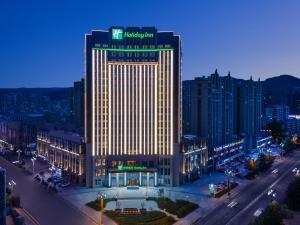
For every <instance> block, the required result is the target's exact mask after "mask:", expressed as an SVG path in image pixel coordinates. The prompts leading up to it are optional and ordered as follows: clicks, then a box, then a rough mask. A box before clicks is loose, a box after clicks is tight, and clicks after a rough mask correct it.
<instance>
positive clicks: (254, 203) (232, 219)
mask: <svg viewBox="0 0 300 225" xmlns="http://www.w3.org/2000/svg"><path fill="white" fill-rule="evenodd" d="M299 159H300V152H299V151H295V153H294V154H293V155H292V156H289V157H287V158H284V159H283V160H282V161H281V162H280V163H279V164H278V165H276V166H274V167H273V169H274V168H277V169H278V171H279V172H278V174H273V173H271V171H272V170H273V169H270V170H268V171H266V172H264V173H263V174H260V175H259V176H258V177H257V178H256V179H255V180H253V182H251V183H250V184H248V185H247V186H246V187H245V188H244V189H243V190H242V191H241V192H239V193H237V194H235V195H232V196H231V198H230V199H229V200H228V199H225V200H223V203H222V204H221V205H219V206H218V207H216V208H215V209H214V210H212V211H211V212H210V213H209V214H208V215H206V216H205V217H203V218H199V219H198V220H197V222H195V223H194V225H198V224H199V225H200V224H201V225H225V224H226V225H248V224H249V223H250V222H251V221H252V220H253V219H254V216H253V214H254V212H255V211H256V210H257V209H258V208H262V209H264V208H265V207H266V206H267V205H268V204H269V203H270V202H271V200H272V199H271V197H270V196H268V195H267V192H268V190H269V189H270V188H273V189H274V190H275V191H276V192H277V195H276V200H277V201H282V200H283V198H284V193H285V190H286V188H287V186H288V184H289V182H290V181H292V179H293V174H292V169H293V168H294V167H296V166H298V167H299V166H300V162H299ZM232 201H236V202H237V203H238V204H237V205H236V206H235V207H233V208H230V207H228V206H227V205H228V204H229V203H230V202H232Z"/></svg>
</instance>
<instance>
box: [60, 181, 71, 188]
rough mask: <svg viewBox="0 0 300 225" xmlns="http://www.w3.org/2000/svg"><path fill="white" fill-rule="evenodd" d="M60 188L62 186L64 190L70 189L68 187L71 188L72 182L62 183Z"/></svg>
mask: <svg viewBox="0 0 300 225" xmlns="http://www.w3.org/2000/svg"><path fill="white" fill-rule="evenodd" d="M60 186H61V187H62V188H65V187H68V186H70V182H62V183H61V184H60Z"/></svg>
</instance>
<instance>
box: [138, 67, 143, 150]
mask: <svg viewBox="0 0 300 225" xmlns="http://www.w3.org/2000/svg"><path fill="white" fill-rule="evenodd" d="M143 67H144V66H142V65H139V85H138V88H139V128H140V129H139V153H140V154H143V147H142V130H143V126H142V105H143V102H142V89H141V86H142V74H143V71H142V68H143Z"/></svg>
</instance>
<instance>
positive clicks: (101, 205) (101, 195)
mask: <svg viewBox="0 0 300 225" xmlns="http://www.w3.org/2000/svg"><path fill="white" fill-rule="evenodd" d="M97 198H98V201H99V206H100V225H103V221H102V220H103V216H102V210H103V201H104V198H105V194H104V193H103V192H99V193H98V195H97Z"/></svg>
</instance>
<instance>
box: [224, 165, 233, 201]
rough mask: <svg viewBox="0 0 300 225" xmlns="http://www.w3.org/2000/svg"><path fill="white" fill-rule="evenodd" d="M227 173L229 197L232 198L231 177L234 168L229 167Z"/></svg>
mask: <svg viewBox="0 0 300 225" xmlns="http://www.w3.org/2000/svg"><path fill="white" fill-rule="evenodd" d="M225 174H226V175H227V190H228V199H229V198H230V195H231V193H230V187H231V184H230V178H231V176H232V170H231V169H230V168H229V169H227V170H226V171H225Z"/></svg>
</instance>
